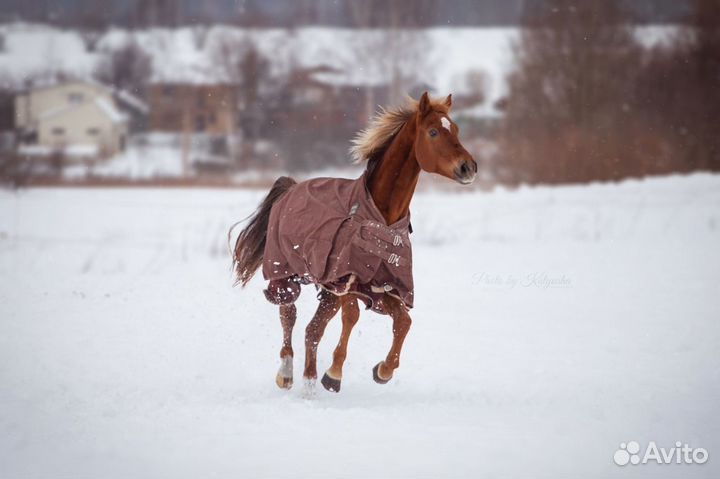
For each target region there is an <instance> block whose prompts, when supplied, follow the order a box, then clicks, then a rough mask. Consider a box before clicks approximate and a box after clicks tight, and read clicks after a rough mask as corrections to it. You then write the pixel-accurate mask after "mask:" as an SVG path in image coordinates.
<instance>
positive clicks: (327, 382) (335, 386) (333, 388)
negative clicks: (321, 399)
mask: <svg viewBox="0 0 720 479" xmlns="http://www.w3.org/2000/svg"><path fill="white" fill-rule="evenodd" d="M320 382H321V383H322V385H323V386H324V387H325V389H327V390H328V391H330V392H334V393H339V392H340V380H339V379H335V378H331V377H330V376H328V373H325V375H324V376H323V377H322V379H321V380H320Z"/></svg>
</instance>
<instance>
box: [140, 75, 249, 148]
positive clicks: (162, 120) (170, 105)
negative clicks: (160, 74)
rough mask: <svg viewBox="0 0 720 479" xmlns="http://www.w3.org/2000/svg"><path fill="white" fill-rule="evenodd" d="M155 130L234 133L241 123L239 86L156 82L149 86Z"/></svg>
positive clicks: (151, 118) (219, 133) (218, 133)
mask: <svg viewBox="0 0 720 479" xmlns="http://www.w3.org/2000/svg"><path fill="white" fill-rule="evenodd" d="M148 102H149V107H150V121H149V128H150V129H151V130H154V131H168V132H178V133H207V134H210V135H232V134H234V132H235V130H236V127H237V87H236V86H235V85H232V84H224V83H206V84H193V83H173V82H156V83H152V84H151V85H150V86H149V88H148Z"/></svg>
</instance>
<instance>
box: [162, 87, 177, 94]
mask: <svg viewBox="0 0 720 479" xmlns="http://www.w3.org/2000/svg"><path fill="white" fill-rule="evenodd" d="M162 92H163V95H165V96H173V93H175V89H174V88H173V87H172V86H170V85H165V86H163V88H162Z"/></svg>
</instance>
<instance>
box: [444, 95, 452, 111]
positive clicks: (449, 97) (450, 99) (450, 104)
mask: <svg viewBox="0 0 720 479" xmlns="http://www.w3.org/2000/svg"><path fill="white" fill-rule="evenodd" d="M445 106H447V108H448V111H449V110H450V107H452V93H451V94H449V95H448V96H447V98H445Z"/></svg>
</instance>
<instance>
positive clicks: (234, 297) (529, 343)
mask: <svg viewBox="0 0 720 479" xmlns="http://www.w3.org/2000/svg"><path fill="white" fill-rule="evenodd" d="M452 189H453V190H454V191H457V192H463V193H458V194H453V193H449V192H446V191H444V190H443V191H440V190H434V189H426V190H425V191H422V192H420V193H419V194H418V195H417V197H416V198H415V200H414V202H413V205H412V206H413V226H414V230H415V232H414V234H413V238H412V240H413V243H414V263H415V268H416V269H415V278H416V308H415V309H414V310H413V311H412V316H413V319H414V323H413V327H412V329H411V331H410V334H409V336H408V338H407V341H406V343H405V348H404V350H403V356H402V364H401V367H400V369H399V370H398V371H397V373H396V376H395V378H393V380H392V381H391V382H390V383H389V384H387V385H385V386H380V385H377V384H375V383H374V382H373V381H372V378H371V368H372V367H373V366H374V365H375V364H376V363H377V362H378V361H379V360H380V359H382V358H383V357H384V356H385V354H386V353H387V350H388V348H389V345H390V341H391V325H390V321H389V320H388V318H386V317H382V316H378V315H375V314H372V313H368V312H363V313H362V314H361V320H360V322H359V324H358V326H357V327H356V330H355V331H354V332H353V335H352V338H351V341H350V347H349V355H348V359H347V362H346V365H345V370H344V377H343V384H342V392H341V393H340V394H337V395H336V394H331V393H328V392H326V391H324V390H323V389H322V388H321V387H320V386H319V387H320V390H319V391H318V394H317V397H316V398H315V399H313V400H308V399H305V398H304V397H303V395H302V394H301V388H300V386H301V385H302V381H301V370H302V359H301V358H302V355H303V351H304V348H303V345H302V335H303V330H304V327H305V324H306V321H307V320H308V319H309V317H310V315H311V314H312V312H313V309H314V307H315V305H316V300H315V298H314V296H315V293H314V291H313V290H312V289H311V288H305V290H304V294H302V295H301V297H300V300H299V303H298V309H299V317H300V320H299V322H298V325H297V327H296V330H295V335H294V345H295V353H296V357H297V359H296V361H295V383H296V388H295V389H293V390H291V391H289V392H286V391H280V390H278V389H277V387H276V386H275V383H274V378H275V373H276V370H277V368H278V366H279V358H278V353H279V350H280V346H281V339H282V337H281V328H280V323H279V320H278V317H277V309H276V307H274V306H272V305H271V304H269V303H268V302H266V301H265V299H264V297H263V295H262V293H261V289H262V288H263V282H262V281H261V279H260V278H255V279H254V280H253V281H252V282H251V284H250V285H249V286H248V288H246V289H245V290H241V289H237V288H236V289H233V288H231V284H232V279H231V277H230V272H229V260H228V255H227V246H226V244H225V240H226V232H227V228H228V226H229V225H231V224H232V223H234V222H235V221H237V220H238V219H240V218H243V217H245V216H247V215H248V214H249V213H251V212H252V211H253V210H254V209H255V208H256V206H257V204H258V202H259V201H260V199H261V198H262V196H263V195H264V194H265V192H264V191H260V190H239V189H238V190H206V189H188V190H179V189H85V190H83V189H68V188H60V189H32V190H20V191H16V192H10V191H0V384H2V387H1V388H0V475H2V476H41V475H52V476H80V475H83V476H97V475H100V474H103V475H107V474H108V473H109V472H111V473H112V474H115V475H133V476H148V475H161V474H162V475H175V474H185V475H187V474H190V475H197V474H202V475H208V474H211V475H223V476H273V477H287V476H293V477H317V476H323V477H337V476H343V477H378V476H380V477H388V476H392V477H438V476H442V477H459V476H463V477H469V476H472V477H477V476H481V475H484V476H499V475H510V474H523V475H533V476H538V475H549V476H557V475H560V474H571V473H572V475H573V476H589V475H593V476H603V477H609V476H612V477H630V476H633V477H636V476H644V477H670V476H672V477H677V476H679V475H681V476H683V477H698V476H703V477H713V476H718V475H719V474H720V469H719V466H718V461H716V460H715V459H714V455H715V454H717V453H718V451H720V420H719V419H718V416H717V404H718V400H719V399H720V357H719V356H718V354H717V345H718V344H719V343H720V324H719V323H718V320H717V319H718V317H720V302H718V301H717V297H718V293H720V249H718V247H717V245H718V244H720V176H717V175H709V174H695V175H691V176H671V177H665V178H655V179H649V180H645V181H626V182H623V183H621V184H595V185H590V186H585V187H582V186H574V187H556V188H546V187H544V188H521V189H519V190H515V191H509V190H498V191H496V192H494V193H480V192H473V191H472V190H467V189H463V188H461V187H459V186H456V187H453V188H452ZM339 327H340V321H339V320H337V319H336V320H335V321H333V322H332V323H331V324H330V326H329V327H328V330H327V332H326V334H325V338H324V340H323V342H322V343H321V344H320V349H319V355H318V363H319V364H318V366H319V371H320V373H321V374H322V372H323V371H324V370H325V369H326V368H327V367H328V366H329V364H330V361H331V355H332V349H333V348H334V345H335V342H336V341H337V338H338V336H339V329H340V328H339ZM629 440H636V441H639V442H640V443H641V444H646V443H647V441H650V440H653V441H656V442H657V443H658V445H659V446H663V447H672V446H673V445H674V443H675V441H683V442H688V443H690V444H691V445H692V446H693V447H704V448H706V449H707V450H708V451H709V454H710V460H709V461H708V463H707V464H704V465H702V466H699V465H693V466H682V465H665V466H657V465H644V466H626V467H625V468H619V467H618V466H616V465H614V464H613V462H612V457H613V454H614V453H615V451H616V449H617V448H618V446H619V444H620V442H627V441H629Z"/></svg>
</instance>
